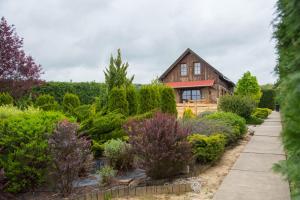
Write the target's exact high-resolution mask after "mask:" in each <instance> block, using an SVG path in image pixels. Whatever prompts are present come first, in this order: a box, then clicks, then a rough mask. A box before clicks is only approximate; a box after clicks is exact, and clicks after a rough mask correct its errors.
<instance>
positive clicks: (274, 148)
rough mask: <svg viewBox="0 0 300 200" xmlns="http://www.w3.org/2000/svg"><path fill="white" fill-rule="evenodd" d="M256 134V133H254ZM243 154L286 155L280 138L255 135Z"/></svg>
mask: <svg viewBox="0 0 300 200" xmlns="http://www.w3.org/2000/svg"><path fill="white" fill-rule="evenodd" d="M254 134H255V133H254ZM243 152H248V153H269V154H282V155H284V151H283V146H282V144H281V141H280V137H268V136H256V135H254V136H253V137H252V138H251V140H250V141H249V143H248V144H247V145H246V147H245V149H244V151H243Z"/></svg>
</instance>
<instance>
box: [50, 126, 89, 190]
mask: <svg viewBox="0 0 300 200" xmlns="http://www.w3.org/2000/svg"><path fill="white" fill-rule="evenodd" d="M77 129H78V125H77V124H75V123H70V122H68V121H67V120H64V121H61V122H59V123H58V124H57V127H56V129H55V131H54V133H53V135H51V137H50V139H49V148H50V152H51V155H52V157H53V175H54V176H55V178H56V179H55V180H56V181H57V186H58V188H59V190H60V191H61V193H62V194H63V196H67V195H68V194H70V193H71V191H72V188H73V185H72V183H73V181H74V180H75V179H76V178H77V177H78V173H79V172H80V170H82V168H84V167H85V166H89V165H88V164H87V163H89V162H91V154H90V142H89V141H88V140H86V139H85V138H84V137H81V138H79V137H78V136H77V133H76V132H77Z"/></svg>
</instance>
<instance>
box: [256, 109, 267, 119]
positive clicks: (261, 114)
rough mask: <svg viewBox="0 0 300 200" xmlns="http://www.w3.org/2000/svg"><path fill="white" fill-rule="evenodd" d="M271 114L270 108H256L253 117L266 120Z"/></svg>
mask: <svg viewBox="0 0 300 200" xmlns="http://www.w3.org/2000/svg"><path fill="white" fill-rule="evenodd" d="M269 114H270V111H269V109H268V108H256V109H255V111H254V113H253V116H254V117H257V118H261V119H266V118H267V117H268V115H269Z"/></svg>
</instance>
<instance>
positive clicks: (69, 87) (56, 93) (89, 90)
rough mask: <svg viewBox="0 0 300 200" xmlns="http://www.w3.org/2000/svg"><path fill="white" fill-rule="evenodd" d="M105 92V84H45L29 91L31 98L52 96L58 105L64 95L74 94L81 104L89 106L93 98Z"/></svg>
mask: <svg viewBox="0 0 300 200" xmlns="http://www.w3.org/2000/svg"><path fill="white" fill-rule="evenodd" d="M105 92H106V87H105V84H104V83H96V82H81V83H73V82H46V83H43V84H41V85H40V86H36V87H34V88H33V89H32V91H31V93H32V95H33V96H39V95H41V94H49V95H51V96H53V97H54V98H55V100H56V101H57V102H58V103H59V104H61V103H62V102H63V98H64V95H65V94H66V93H72V94H76V95H77V96H78V97H79V99H80V101H81V103H82V104H91V103H93V102H94V100H95V97H99V96H101V95H102V94H103V93H105Z"/></svg>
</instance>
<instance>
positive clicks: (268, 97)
mask: <svg viewBox="0 0 300 200" xmlns="http://www.w3.org/2000/svg"><path fill="white" fill-rule="evenodd" d="M258 107H260V108H269V109H271V110H274V109H275V90H274V89H262V97H261V99H260V102H259V104H258Z"/></svg>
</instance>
